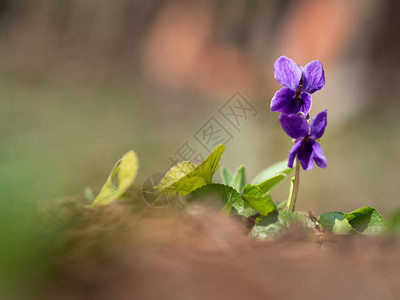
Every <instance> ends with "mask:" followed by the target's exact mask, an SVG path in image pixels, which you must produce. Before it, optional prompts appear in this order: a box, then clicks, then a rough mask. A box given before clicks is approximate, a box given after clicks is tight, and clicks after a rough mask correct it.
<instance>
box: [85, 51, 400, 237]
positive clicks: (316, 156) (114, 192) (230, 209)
mask: <svg viewBox="0 0 400 300" xmlns="http://www.w3.org/2000/svg"><path fill="white" fill-rule="evenodd" d="M274 76H275V78H276V79H277V81H278V82H279V83H280V84H281V85H282V86H283V87H282V88H281V89H280V90H278V91H277V92H276V93H275V95H274V96H273V98H272V100H271V104H270V108H271V111H276V112H279V113H280V116H279V121H280V123H281V126H282V129H283V130H284V131H285V133H286V134H287V135H288V136H289V137H291V138H292V139H293V142H294V145H293V147H292V148H291V149H290V151H289V155H288V159H287V160H284V161H281V162H278V163H276V164H274V165H272V166H270V167H268V168H266V169H265V170H263V171H261V172H260V173H259V174H258V175H257V176H256V177H255V178H253V180H252V181H251V182H250V183H249V182H247V180H246V171H245V167H244V166H240V167H239V168H238V169H237V170H236V171H235V172H230V171H229V170H228V169H227V168H225V167H221V177H222V182H223V183H222V184H220V183H215V182H213V177H214V174H215V173H216V171H217V169H218V167H219V162H220V159H221V156H222V154H223V152H224V150H225V145H219V146H217V147H216V148H215V149H214V150H213V151H212V152H211V154H210V155H209V156H208V157H207V158H206V159H205V160H204V161H203V162H202V163H200V164H199V165H195V164H193V163H191V162H189V161H185V162H181V163H178V164H177V165H176V166H174V167H172V168H171V169H170V170H169V171H168V172H167V173H166V174H165V177H164V178H163V179H162V180H161V182H160V184H159V185H158V186H156V187H154V190H155V192H157V193H159V194H160V195H162V196H163V197H168V198H176V199H179V201H181V202H182V203H183V204H184V205H191V204H193V203H202V202H206V201H207V202H208V201H210V199H212V200H213V201H214V204H215V205H216V206H218V207H219V209H220V210H221V213H222V214H227V215H237V216H240V217H241V218H244V219H248V221H249V222H248V224H251V225H250V235H251V236H253V237H255V238H257V239H263V240H265V239H267V240H268V239H272V238H273V237H275V236H276V235H277V234H280V233H282V232H284V231H285V230H286V229H287V228H289V227H290V226H292V225H293V224H295V223H300V224H302V225H304V226H306V227H309V228H314V229H317V230H319V231H320V232H328V233H332V234H339V235H343V234H357V233H359V234H366V235H375V234H380V233H383V232H386V230H387V222H386V221H385V219H384V218H383V217H382V216H381V215H380V213H379V212H378V211H377V210H375V209H374V208H372V207H362V208H360V209H357V210H355V211H353V212H350V213H343V212H339V211H335V212H324V213H322V214H320V215H319V216H318V217H315V216H313V215H310V214H309V213H305V212H299V211H296V210H295V208H296V201H297V198H298V193H299V185H300V173H301V169H303V170H304V171H310V170H312V169H313V168H314V164H316V165H317V166H318V167H321V168H325V167H327V159H326V157H325V156H324V153H323V150H322V147H321V145H320V144H319V141H320V139H321V138H322V136H323V135H324V132H325V129H326V127H327V116H328V112H327V110H324V111H321V112H319V113H317V114H316V115H315V116H314V117H312V118H311V117H310V110H311V107H312V96H311V95H312V94H313V93H315V92H317V91H318V90H320V89H322V88H323V87H324V85H325V75H324V69H323V66H322V64H321V62H320V61H318V60H314V61H312V62H310V63H308V64H307V65H306V66H305V67H301V66H299V65H297V64H296V63H295V62H294V61H293V60H291V59H289V58H288V57H285V56H281V57H279V58H278V59H277V60H276V61H275V63H274ZM137 171H138V158H137V155H136V154H135V153H134V152H133V151H130V152H128V153H127V154H125V156H124V157H123V158H122V159H121V160H120V161H119V162H118V163H117V164H116V166H115V167H114V168H113V170H112V172H111V174H110V176H109V178H108V179H107V182H106V183H105V185H104V186H103V188H102V190H101V191H100V193H99V195H98V196H97V197H96V198H95V199H94V201H93V202H92V203H91V205H90V206H91V207H92V208H94V209H95V208H96V207H99V206H104V205H109V204H111V203H112V202H114V201H116V200H119V199H120V198H121V196H122V195H123V194H124V193H125V192H126V191H127V189H128V188H129V187H130V186H131V185H132V183H133V182H134V180H135V177H136V174H137ZM293 171H294V176H293V177H292V178H291V184H290V189H289V195H288V198H287V199H284V200H281V201H275V200H273V199H272V197H271V194H270V192H271V190H272V189H273V188H274V187H275V186H276V185H277V184H279V183H280V182H282V181H283V180H284V179H285V178H286V177H288V175H289V174H291V173H292V172H293ZM117 173H118V176H117ZM115 176H117V178H118V184H117V185H115V184H114V183H113V182H112V180H113V178H114V177H115ZM177 201H178V200H177ZM398 219H400V218H398ZM398 223H399V222H398Z"/></svg>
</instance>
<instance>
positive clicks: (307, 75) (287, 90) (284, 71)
mask: <svg viewBox="0 0 400 300" xmlns="http://www.w3.org/2000/svg"><path fill="white" fill-rule="evenodd" d="M274 77H275V78H276V80H278V82H279V83H280V84H281V85H283V88H282V89H280V90H279V91H277V92H276V93H275V95H274V97H273V98H272V100H271V111H279V112H282V113H285V114H297V113H298V112H302V113H304V114H306V115H307V114H308V112H309V111H310V108H311V102H312V101H311V100H312V99H311V95H310V94H312V93H314V92H316V91H318V90H320V89H322V88H323V87H324V85H325V75H324V68H323V67H322V64H321V62H320V61H319V60H313V61H312V62H309V63H308V64H307V65H306V66H305V67H304V68H303V67H301V66H298V65H297V64H296V63H295V62H294V61H293V60H291V59H290V58H288V57H286V56H281V57H279V58H278V59H277V60H276V61H275V63H274Z"/></svg>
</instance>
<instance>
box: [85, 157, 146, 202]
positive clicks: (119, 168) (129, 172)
mask: <svg viewBox="0 0 400 300" xmlns="http://www.w3.org/2000/svg"><path fill="white" fill-rule="evenodd" d="M138 168H139V161H138V158H137V155H136V153H135V152H134V151H129V152H128V153H126V154H125V155H124V156H123V157H122V158H121V160H119V161H118V162H117V163H116V165H115V166H114V168H113V169H112V171H111V174H110V176H108V179H107V181H106V183H105V184H104V186H103V188H102V189H101V191H100V193H99V194H98V196H97V197H96V199H94V201H93V203H92V205H91V206H92V207H94V206H99V205H108V204H110V203H112V202H113V201H115V200H117V199H118V198H119V197H121V196H122V194H123V193H125V192H126V190H127V189H128V188H129V187H130V186H131V185H132V183H133V182H134V181H135V178H136V175H137V171H138ZM117 172H118V186H115V185H114V184H113V182H112V180H113V178H114V176H115V175H116V173H117Z"/></svg>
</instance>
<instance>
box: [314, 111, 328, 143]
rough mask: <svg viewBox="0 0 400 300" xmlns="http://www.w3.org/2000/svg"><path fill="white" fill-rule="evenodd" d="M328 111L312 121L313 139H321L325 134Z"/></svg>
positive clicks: (319, 114)
mask: <svg viewBox="0 0 400 300" xmlns="http://www.w3.org/2000/svg"><path fill="white" fill-rule="evenodd" d="M327 117H328V111H327V110H324V111H321V112H320V113H318V114H317V115H316V116H315V117H314V118H313V119H312V121H311V137H312V138H313V139H319V138H320V137H321V136H322V135H323V134H324V132H325V127H326V125H327Z"/></svg>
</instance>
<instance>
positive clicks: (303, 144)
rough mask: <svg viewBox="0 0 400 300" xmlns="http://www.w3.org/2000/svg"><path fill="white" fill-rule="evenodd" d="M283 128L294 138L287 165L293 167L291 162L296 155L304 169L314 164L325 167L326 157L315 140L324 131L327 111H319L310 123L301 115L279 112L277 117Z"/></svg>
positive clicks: (308, 168)
mask: <svg viewBox="0 0 400 300" xmlns="http://www.w3.org/2000/svg"><path fill="white" fill-rule="evenodd" d="M279 121H280V122H281V125H282V128H283V130H284V131H285V132H286V133H287V134H288V135H289V136H290V137H291V138H293V139H295V140H296V142H295V144H294V146H293V147H292V149H291V150H290V152H289V162H288V166H289V167H290V168H293V162H294V159H295V157H296V155H297V158H298V159H299V161H300V163H301V166H302V167H303V169H304V170H305V171H308V170H311V169H312V168H313V167H314V161H315V162H316V164H317V165H318V166H319V167H321V168H325V167H326V165H327V160H326V157H325V156H324V153H323V151H322V148H321V146H320V144H319V143H318V142H317V141H316V140H317V139H319V138H320V137H322V135H323V134H324V132H325V127H326V125H327V111H326V110H324V111H321V112H320V113H318V114H317V115H316V116H315V117H314V118H313V119H312V121H311V125H309V124H308V122H307V120H306V119H304V117H303V116H301V115H297V114H285V113H283V114H281V115H280V117H279Z"/></svg>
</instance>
